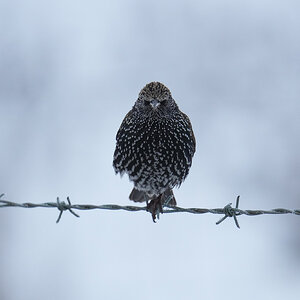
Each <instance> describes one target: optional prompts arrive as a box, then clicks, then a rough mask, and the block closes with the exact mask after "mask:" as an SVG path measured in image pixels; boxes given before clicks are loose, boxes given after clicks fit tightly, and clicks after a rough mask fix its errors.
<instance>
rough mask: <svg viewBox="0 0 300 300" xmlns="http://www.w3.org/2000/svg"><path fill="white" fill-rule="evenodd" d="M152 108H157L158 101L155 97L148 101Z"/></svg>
mask: <svg viewBox="0 0 300 300" xmlns="http://www.w3.org/2000/svg"><path fill="white" fill-rule="evenodd" d="M150 104H151V106H152V108H157V107H158V106H159V105H160V102H159V101H158V100H156V99H153V100H151V101H150Z"/></svg>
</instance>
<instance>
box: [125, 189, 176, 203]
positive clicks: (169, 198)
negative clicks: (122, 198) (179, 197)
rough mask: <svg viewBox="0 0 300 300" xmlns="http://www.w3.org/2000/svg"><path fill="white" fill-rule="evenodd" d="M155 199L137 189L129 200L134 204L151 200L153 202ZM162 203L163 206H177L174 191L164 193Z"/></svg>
mask: <svg viewBox="0 0 300 300" xmlns="http://www.w3.org/2000/svg"><path fill="white" fill-rule="evenodd" d="M153 198H154V197H150V196H148V195H147V193H146V192H143V191H139V190H137V189H136V188H133V189H132V191H131V193H130V195H129V199H130V200H132V201H134V202H144V201H149V200H152V199H153ZM167 202H168V203H167ZM161 203H162V205H170V206H176V204H177V203H176V199H175V196H174V194H173V191H172V190H171V189H170V188H169V189H167V190H166V191H165V192H163V193H162V197H161Z"/></svg>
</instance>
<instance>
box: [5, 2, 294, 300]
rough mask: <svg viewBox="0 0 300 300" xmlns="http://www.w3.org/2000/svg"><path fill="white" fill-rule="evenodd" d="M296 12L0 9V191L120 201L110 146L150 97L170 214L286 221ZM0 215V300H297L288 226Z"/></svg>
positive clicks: (37, 197) (187, 6)
mask: <svg viewBox="0 0 300 300" xmlns="http://www.w3.org/2000/svg"><path fill="white" fill-rule="evenodd" d="M299 14H300V4H299V1H293V0H290V1H267V0H251V1H237V0H236V1H234V0H231V1H222V0H215V1H212V0H209V1H208V0H204V1H191V0H190V1H171V0H170V1H151V2H150V1H149V2H148V1H139V0H132V1H121V0H116V1H113V0H110V1H96V0H89V1H70V0H69V1H68V0H64V1H52V2H50V1H38V0H31V1H30V0H28V1H16V0H9V1H8V0H2V1H0V113H1V118H0V141H1V147H0V169H1V172H0V193H5V199H7V200H11V201H16V202H36V203H40V202H51V201H55V200H56V197H57V196H60V197H61V199H63V200H65V198H66V197H67V196H70V197H71V200H72V202H73V203H74V204H75V203H76V204H80V203H90V204H106V203H115V204H120V205H127V204H133V203H131V202H129V200H128V195H129V193H130V191H131V188H132V184H131V183H130V182H129V181H128V179H127V177H125V176H124V177H123V178H122V179H120V177H119V176H115V174H114V171H113V168H112V155H113V151H114V146H115V134H116V132H117V130H118V127H119V125H120V123H121V121H122V119H123V117H124V116H125V114H126V113H127V112H128V111H129V110H130V108H131V107H132V105H133V103H134V101H135V100H136V98H137V95H138V93H139V91H140V89H141V88H142V87H143V86H144V85H145V84H146V83H148V82H151V81H161V82H163V83H164V84H166V85H167V86H168V87H169V88H170V90H171V92H172V94H173V97H174V98H175V100H176V101H177V103H178V105H179V107H180V108H181V109H182V111H184V112H185V113H187V114H188V115H189V116H190V119H191V121H192V124H193V128H194V132H195V135H196V139H197V152H196V155H195V157H194V161H193V166H192V169H191V172H190V175H189V177H188V178H187V180H186V182H185V183H184V184H183V185H182V186H181V188H180V189H179V190H175V195H176V198H177V201H178V205H179V206H183V207H208V208H214V207H223V206H225V205H226V204H228V203H229V202H234V201H235V197H236V196H237V195H238V194H240V195H241V203H240V207H241V208H242V209H272V208H277V207H284V208H300V185H299V176H300V157H299V152H300V133H299V132H300V117H299V115H300V100H299V94H300V81H299V80H300V79H299V78H300V34H299V28H300V18H299ZM79 214H80V218H79V219H77V218H75V217H73V216H72V215H71V214H70V213H68V212H66V213H64V215H63V217H62V220H61V222H60V223H59V224H55V220H56V218H57V216H58V211H57V210H55V209H42V208H38V209H21V208H20V209H18V208H2V209H0V240H1V247H0V299H1V300H24V299H25V300H27V299H30V300H39V299H44V300H52V299H59V300H60V299H74V300H77V299H91V300H93V299H108V300H110V299H143V300H144V299H145V300H148V299H157V300H160V299H161V300H165V299H174V300H177V299H178V300H179V299H180V300H181V299H243V300H248V299H249V300H250V299H251V300H252V299H254V298H255V299H274V300H276V299H289V300H293V299H300V289H299V284H300V255H299V253H300V234H299V230H300V218H299V217H297V216H292V215H287V216H257V217H246V216H244V217H240V218H239V222H240V225H241V230H238V229H237V228H236V227H235V225H234V222H233V220H232V219H230V220H229V219H227V220H226V221H225V222H224V223H222V225H219V226H216V225H215V222H216V221H217V220H218V219H219V218H220V216H218V215H211V214H209V215H190V214H172V215H171V214H169V215H163V216H162V217H161V219H160V220H159V222H158V223H157V224H153V223H152V220H151V216H150V215H149V214H146V213H143V212H137V213H129V212H123V211H116V212H113V211H88V212H86V211H82V212H79Z"/></svg>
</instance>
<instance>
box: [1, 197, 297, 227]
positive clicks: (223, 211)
mask: <svg viewBox="0 0 300 300" xmlns="http://www.w3.org/2000/svg"><path fill="white" fill-rule="evenodd" d="M3 196H4V194H1V195H0V208H3V207H21V208H37V207H43V208H57V209H58V210H59V211H60V213H59V217H58V219H57V221H56V222H57V223H58V222H59V221H60V219H61V216H62V213H63V212H64V211H65V210H69V211H70V212H71V213H72V214H73V215H74V216H76V217H79V215H78V214H76V213H75V212H74V211H73V210H92V209H104V210H125V211H130V212H136V211H147V206H143V207H140V206H131V205H126V206H121V205H117V204H103V205H93V204H72V203H71V201H70V199H69V197H68V198H67V201H68V203H66V202H64V201H60V200H59V198H58V197H57V201H56V202H45V203H30V202H25V203H16V202H12V201H7V200H2V199H1V198H2V197H3ZM239 199H240V196H238V197H237V199H236V207H235V208H234V207H232V206H231V204H232V203H230V204H228V205H226V206H225V207H223V208H211V209H210V208H193V207H192V208H183V207H179V206H167V207H165V208H164V209H163V213H165V214H168V213H181V212H185V213H191V214H206V213H211V214H220V215H224V216H223V217H222V218H221V219H220V220H219V221H218V222H216V224H217V225H218V224H220V223H222V222H223V221H224V220H225V219H226V218H228V217H234V221H235V224H236V226H237V227H238V228H240V227H239V224H238V221H237V216H241V215H246V216H258V215H282V214H294V215H300V209H286V208H274V209H271V210H262V209H256V210H251V209H246V210H242V209H239V208H238V205H239Z"/></svg>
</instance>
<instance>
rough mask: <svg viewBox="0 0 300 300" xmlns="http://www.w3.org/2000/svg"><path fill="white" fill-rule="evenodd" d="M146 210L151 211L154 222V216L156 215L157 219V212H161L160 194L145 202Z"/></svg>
mask: <svg viewBox="0 0 300 300" xmlns="http://www.w3.org/2000/svg"><path fill="white" fill-rule="evenodd" d="M147 211H149V212H150V213H151V215H152V220H153V222H154V223H156V222H155V220H156V217H157V219H159V214H160V213H163V207H162V203H161V195H160V196H158V197H157V198H155V199H152V200H151V201H150V203H148V202H147Z"/></svg>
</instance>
